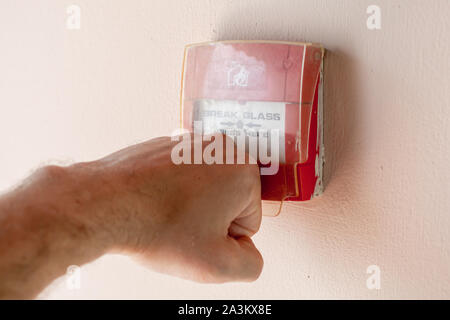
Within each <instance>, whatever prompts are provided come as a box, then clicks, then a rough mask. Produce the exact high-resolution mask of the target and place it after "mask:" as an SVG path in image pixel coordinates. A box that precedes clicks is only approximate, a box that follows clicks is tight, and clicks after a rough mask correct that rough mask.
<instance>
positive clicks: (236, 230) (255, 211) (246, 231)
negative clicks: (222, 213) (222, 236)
mask: <svg viewBox="0 0 450 320" xmlns="http://www.w3.org/2000/svg"><path fill="white" fill-rule="evenodd" d="M261 220H262V208H261V200H260V199H255V201H253V203H252V204H251V205H250V207H249V208H247V209H246V210H245V211H244V212H242V214H240V215H239V216H238V217H237V218H236V219H234V220H233V221H232V222H231V224H230V227H229V228H228V234H229V235H230V236H231V237H233V238H239V237H244V236H245V237H252V236H253V235H254V234H255V233H256V232H258V230H259V227H260V226H261Z"/></svg>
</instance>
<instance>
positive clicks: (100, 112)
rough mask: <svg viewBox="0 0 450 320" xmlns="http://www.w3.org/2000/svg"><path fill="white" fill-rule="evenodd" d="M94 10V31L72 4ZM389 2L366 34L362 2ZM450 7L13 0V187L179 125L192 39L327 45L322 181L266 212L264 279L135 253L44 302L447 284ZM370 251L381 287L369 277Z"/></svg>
mask: <svg viewBox="0 0 450 320" xmlns="http://www.w3.org/2000/svg"><path fill="white" fill-rule="evenodd" d="M72 3H74V4H77V5H79V6H80V8H81V29H79V30H68V29H67V28H66V20H67V17H68V15H67V13H66V8H67V6H68V5H70V4H72ZM371 4H376V5H378V6H379V7H380V8H381V14H382V15H381V29H380V30H368V28H367V27H366V20H367V17H368V14H367V13H366V8H367V7H368V6H369V5H371ZM449 15H450V3H449V2H448V1H446V0H442V1H426V2H425V1H419V0H416V1H412V0H411V1H397V0H396V1H387V0H373V1H372V0H370V1H365V0H361V1H356V0H355V1H349V0H346V1H333V0H329V1H325V0H322V1H312V0H311V1H306V0H304V1H302V0H276V1H275V0H251V1H250V0H236V1H234V0H222V1H219V0H216V1H214V0H210V1H206V0H185V1H181V0H154V1H106V0H104V1H100V0H97V1H87V0H73V1H70V2H69V1H66V0H64V1H56V0H55V1H18V0H0V148H1V152H0V189H6V188H8V187H9V186H11V185H12V184H14V183H16V182H17V181H19V180H20V179H21V178H22V177H24V176H25V175H26V174H28V173H29V172H30V171H31V170H33V169H35V168H36V167H38V166H39V165H42V164H43V163H46V162H47V161H54V160H55V159H59V160H61V161H63V162H71V161H82V160H91V159H95V158H98V157H100V156H103V155H105V154H107V153H110V152H112V151H114V150H116V149H118V148H121V147H124V146H127V145H129V144H132V143H135V142H137V141H142V140H145V139H148V138H151V137H155V136H159V135H163V134H169V133H171V132H172V130H173V129H174V128H176V126H177V124H178V119H179V114H178V113H179V90H180V71H181V62H182V56H183V46H184V45H185V44H186V43H191V42H199V41H207V40H225V39H271V40H291V41H301V40H306V41H314V42H321V43H323V44H324V45H325V47H326V48H327V49H328V50H329V51H328V52H327V57H326V64H325V72H326V79H325V86H326V87H325V120H326V125H325V143H326V165H325V171H326V177H327V181H328V185H327V189H326V191H325V193H324V194H323V196H321V197H320V198H316V199H315V200H313V201H311V202H308V203H301V204H292V205H288V206H286V207H285V208H284V210H283V212H282V214H281V215H280V216H279V217H276V218H270V217H266V218H264V220H263V224H262V227H261V230H260V232H259V233H258V234H257V235H256V236H255V242H256V244H257V246H259V248H260V249H261V251H262V254H263V256H264V259H265V267H264V271H263V273H262V275H261V278H260V279H259V280H257V281H256V282H254V283H251V284H225V285H200V284H195V283H192V282H189V281H184V280H179V279H175V278H170V277H168V276H165V275H160V274H157V273H153V272H151V271H148V270H146V269H145V268H143V267H142V266H140V265H137V264H135V263H134V262H133V261H131V260H130V259H128V258H126V257H122V256H114V255H111V256H106V257H104V258H102V259H100V260H98V261H96V262H94V263H92V264H90V265H87V266H84V267H83V268H82V270H81V271H82V286H81V289H80V290H75V291H68V290H67V288H66V286H65V285H64V282H63V280H59V281H56V282H55V283H54V284H53V285H52V286H51V287H50V288H49V289H48V290H47V291H46V292H44V293H43V294H42V297H43V298H46V297H48V298H238V299H239V298H431V297H434V298H439V297H441V298H445V297H446V298H449V297H450V271H449V270H450V214H449V212H450V182H449V181H450V169H449V164H450V146H449V141H450V80H449V74H450V73H449V71H450V70H449V67H450V65H449V54H450V39H449V36H450V32H449V30H450V20H449V19H448V17H449ZM369 265H377V266H379V267H380V270H381V288H380V289H379V290H369V289H368V288H367V287H366V279H367V278H368V276H369V275H368V274H367V273H366V269H367V267H368V266H369Z"/></svg>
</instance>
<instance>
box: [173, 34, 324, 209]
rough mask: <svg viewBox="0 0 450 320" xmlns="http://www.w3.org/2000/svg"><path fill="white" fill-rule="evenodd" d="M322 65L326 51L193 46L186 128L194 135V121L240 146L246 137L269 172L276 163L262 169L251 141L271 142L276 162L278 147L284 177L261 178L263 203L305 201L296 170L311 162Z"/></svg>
mask: <svg viewBox="0 0 450 320" xmlns="http://www.w3.org/2000/svg"><path fill="white" fill-rule="evenodd" d="M322 58H323V49H322V47H321V46H320V45H313V44H308V43H294V42H270V41H266V42H264V41H223V42H210V43H204V44H194V45H189V46H187V47H186V51H185V57H184V64H183V80H182V97H181V108H182V109H181V125H182V127H183V128H186V129H188V130H193V128H194V122H196V123H201V126H202V131H203V132H202V133H203V134H211V133H215V132H221V133H224V134H227V135H228V136H231V137H233V138H234V139H235V141H237V139H238V137H242V136H244V137H245V144H246V150H247V151H248V152H249V153H250V154H251V155H252V156H254V157H255V158H257V159H258V161H259V162H260V165H261V167H262V168H265V167H270V165H271V164H270V162H269V163H263V162H262V161H261V157H260V153H258V152H257V151H255V152H256V154H252V150H250V149H249V142H251V141H252V137H257V139H259V140H261V139H262V138H263V137H264V138H267V141H270V143H269V142H267V149H268V151H267V152H268V154H270V155H271V156H273V152H274V150H273V149H274V145H276V146H277V161H278V162H279V164H278V170H277V172H275V173H273V172H269V174H265V175H264V174H262V175H261V180H262V198H263V199H264V200H272V201H273V200H275V201H283V200H285V199H287V198H289V197H298V196H299V179H298V176H297V175H298V170H297V166H298V165H299V164H302V163H304V162H306V161H307V160H308V151H309V150H308V148H309V140H310V139H309V138H310V122H311V114H312V112H313V101H314V96H315V93H316V88H317V83H318V81H317V79H318V77H319V74H320V68H321V63H322ZM275 132H276V134H275ZM274 139H276V141H273V140H274ZM260 146H261V145H260ZM273 159H274V158H272V161H273ZM266 171H270V170H266ZM279 206H280V205H279V203H273V206H272V205H271V207H274V208H275V207H279ZM274 210H275V209H274ZM277 212H279V208H278V209H277Z"/></svg>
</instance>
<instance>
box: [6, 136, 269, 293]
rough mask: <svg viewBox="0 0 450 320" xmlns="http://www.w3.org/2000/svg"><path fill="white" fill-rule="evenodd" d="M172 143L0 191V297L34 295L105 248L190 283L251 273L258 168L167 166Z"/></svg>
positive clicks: (257, 269) (255, 268)
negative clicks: (72, 267)
mask: <svg viewBox="0 0 450 320" xmlns="http://www.w3.org/2000/svg"><path fill="white" fill-rule="evenodd" d="M223 139H225V138H223ZM176 143H177V142H173V141H171V139H170V138H168V137H162V138H157V139H152V140H149V141H147V142H144V143H141V144H138V145H134V146H131V147H128V148H126V149H123V150H120V151H118V152H115V153H113V154H111V155H109V156H107V157H105V158H102V159H99V160H96V161H92V162H85V163H77V164H74V165H71V166H68V167H59V166H46V167H43V168H41V169H39V170H37V171H36V172H35V173H34V174H32V175H31V176H30V177H29V178H27V179H26V180H25V181H24V182H23V183H22V184H21V185H20V186H18V187H16V188H15V189H14V190H12V191H10V192H8V193H6V194H3V195H2V196H0V298H2V299H30V298H35V297H36V296H37V295H38V294H39V293H40V292H41V291H42V290H43V289H44V288H45V287H46V286H47V285H49V284H50V283H51V282H52V281H53V280H54V279H56V278H57V277H60V276H62V275H64V274H65V272H66V270H67V267H68V266H70V265H79V266H80V265H83V264H85V263H88V262H90V261H93V260H95V259H97V258H99V257H100V256H102V255H104V254H106V253H109V252H115V253H117V252H119V253H123V254H128V255H131V256H133V257H135V258H136V259H137V260H139V261H140V262H142V263H144V264H145V265H147V266H148V267H150V268H152V269H153V270H156V271H158V272H162V273H167V274H170V275H174V276H177V277H181V278H185V279H190V280H194V281H198V282H213V283H222V282H228V281H253V280H255V279H257V278H258V277H259V275H260V273H261V270H262V267H263V260H262V257H261V255H260V253H259V251H258V250H257V249H256V247H255V246H254V244H253V242H252V240H251V236H253V235H254V234H255V233H256V232H257V231H258V229H259V226H260V224H261V185H260V178H259V170H258V167H257V165H251V164H243V165H230V164H227V165H220V164H213V165H206V164H202V165H185V164H181V165H175V164H173V163H172V161H171V157H170V155H171V150H172V148H173V146H174V145H175V144H176ZM224 145H225V142H224ZM191 148H193V146H192V144H191ZM192 154H193V152H192ZM247 163H248V162H247Z"/></svg>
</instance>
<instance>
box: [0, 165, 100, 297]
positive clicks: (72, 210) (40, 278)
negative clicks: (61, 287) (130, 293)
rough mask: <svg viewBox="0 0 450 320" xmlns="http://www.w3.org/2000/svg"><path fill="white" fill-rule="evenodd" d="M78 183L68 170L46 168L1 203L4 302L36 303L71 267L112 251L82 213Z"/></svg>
mask: <svg viewBox="0 0 450 320" xmlns="http://www.w3.org/2000/svg"><path fill="white" fill-rule="evenodd" d="M77 183H79V182H76V180H74V179H73V177H70V176H68V174H67V170H66V169H63V168H58V167H46V168H43V169H40V170H38V172H36V173H35V174H33V175H32V176H31V177H30V178H28V179H27V180H26V181H25V182H24V183H23V184H22V185H21V186H19V187H18V188H16V189H15V190H13V191H11V192H9V193H7V194H5V195H2V196H1V197H0V298H4V299H5V298H6V299H8V298H19V299H20V298H33V297H35V296H36V295H37V294H38V293H39V292H40V291H41V290H42V289H44V288H45V287H46V286H47V285H48V284H49V283H50V282H52V281H53V280H54V279H55V278H57V277H59V276H61V275H63V274H64V273H65V271H66V269H67V267H68V266H70V265H73V264H74V265H81V264H84V263H87V262H89V261H91V260H93V259H95V258H97V257H98V256H100V255H101V254H103V252H104V251H105V250H107V243H108V242H107V241H106V240H105V239H104V241H97V239H94V238H95V237H98V236H100V235H99V234H98V235H96V232H95V231H96V230H94V228H93V225H90V224H88V223H86V219H85V217H83V216H82V215H83V214H84V213H83V212H77V207H79V206H80V205H82V202H83V199H80V197H81V198H82V194H80V192H79V191H78V188H77V187H76V184H77ZM87 197H89V195H87ZM103 238H105V236H103Z"/></svg>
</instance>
